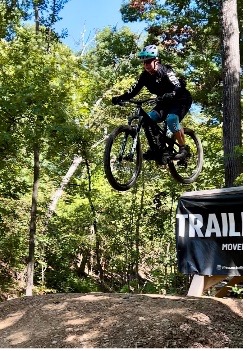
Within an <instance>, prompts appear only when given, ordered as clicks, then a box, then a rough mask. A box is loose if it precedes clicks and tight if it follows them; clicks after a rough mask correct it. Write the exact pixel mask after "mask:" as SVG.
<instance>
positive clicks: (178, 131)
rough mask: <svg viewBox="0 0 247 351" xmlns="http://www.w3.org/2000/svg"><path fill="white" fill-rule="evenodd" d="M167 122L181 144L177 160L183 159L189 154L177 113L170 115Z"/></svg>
mask: <svg viewBox="0 0 247 351" xmlns="http://www.w3.org/2000/svg"><path fill="white" fill-rule="evenodd" d="M166 121H167V125H168V127H169V129H170V131H171V132H172V133H173V134H174V136H175V138H176V140H177V142H178V144H179V153H178V154H177V155H176V156H175V160H180V159H183V158H184V157H186V156H187V154H188V152H187V150H186V147H185V135H184V129H183V128H182V127H181V125H180V123H179V116H178V115H177V114H175V113H168V115H167V117H166Z"/></svg>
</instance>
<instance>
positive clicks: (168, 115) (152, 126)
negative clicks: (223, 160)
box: [112, 45, 192, 160]
mask: <svg viewBox="0 0 247 351" xmlns="http://www.w3.org/2000/svg"><path fill="white" fill-rule="evenodd" d="M138 57H139V58H140V59H141V60H142V61H143V64H144V71H143V72H142V73H141V75H140V76H139V78H138V80H137V82H136V83H135V84H134V85H133V86H132V87H131V88H130V89H129V90H128V91H127V92H125V93H124V94H123V95H120V96H114V97H113V98H112V103H113V104H114V105H117V104H119V102H120V101H121V100H130V99H132V98H133V97H135V96H136V95H137V94H138V93H139V92H140V90H141V89H142V88H143V87H146V88H147V89H148V91H149V92H150V93H151V94H156V95H157V96H158V97H160V98H161V99H160V101H158V103H157V105H156V106H155V107H154V109H153V110H152V111H150V112H149V113H148V115H149V117H150V119H149V120H148V121H145V120H144V130H145V133H146V136H147V139H148V142H149V144H150V147H151V148H150V149H149V150H147V152H145V153H144V154H143V158H144V159H146V160H157V157H158V155H159V152H158V151H159V147H160V146H161V141H159V140H158V131H157V127H156V123H159V122H162V121H165V119H166V122H167V125H168V127H169V129H170V131H171V132H172V133H174V136H175V138H176V140H177V142H178V144H179V153H178V154H177V155H176V156H175V159H176V160H183V159H184V158H185V157H186V156H187V154H188V149H187V147H186V145H185V136H184V130H183V128H182V127H181V125H180V122H181V120H182V119H183V118H184V116H185V115H186V113H187V112H188V111H189V109H190V107H191V104H192V97H191V94H190V92H189V91H188V90H187V89H186V87H185V84H184V83H183V82H182V81H181V80H179V79H178V78H177V77H176V75H175V73H174V71H173V69H172V67H171V66H170V65H162V64H161V63H160V60H159V52H158V48H157V46H156V45H148V46H146V47H144V49H143V50H142V51H141V52H140V53H139V55H138ZM154 140H155V141H154Z"/></svg>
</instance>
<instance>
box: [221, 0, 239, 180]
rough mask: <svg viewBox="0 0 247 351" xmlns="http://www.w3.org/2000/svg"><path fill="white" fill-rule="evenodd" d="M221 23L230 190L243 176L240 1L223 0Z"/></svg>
mask: <svg viewBox="0 0 247 351" xmlns="http://www.w3.org/2000/svg"><path fill="white" fill-rule="evenodd" d="M221 22H222V65H223V140H224V164H225V185H226V187H231V186H233V185H234V180H235V179H236V178H237V177H238V176H239V175H240V174H241V173H242V157H241V154H240V153H239V150H238V152H237V148H238V149H240V147H241V145H242V140H241V138H242V137H241V106H240V99H241V90H240V49H239V26H238V15H237V0H221Z"/></svg>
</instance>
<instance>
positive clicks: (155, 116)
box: [148, 110, 162, 123]
mask: <svg viewBox="0 0 247 351" xmlns="http://www.w3.org/2000/svg"><path fill="white" fill-rule="evenodd" d="M148 115H149V117H150V118H151V119H152V120H153V121H154V122H156V123H158V122H161V121H162V118H161V116H160V114H159V112H157V111H155V110H152V111H150V112H148Z"/></svg>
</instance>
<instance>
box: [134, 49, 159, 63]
mask: <svg viewBox="0 0 247 351" xmlns="http://www.w3.org/2000/svg"><path fill="white" fill-rule="evenodd" d="M158 57H159V51H158V47H157V46H156V45H148V46H145V48H144V49H143V50H142V51H141V52H139V54H138V58H139V59H141V60H143V61H145V60H150V59H152V58H153V59H157V58H158Z"/></svg>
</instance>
